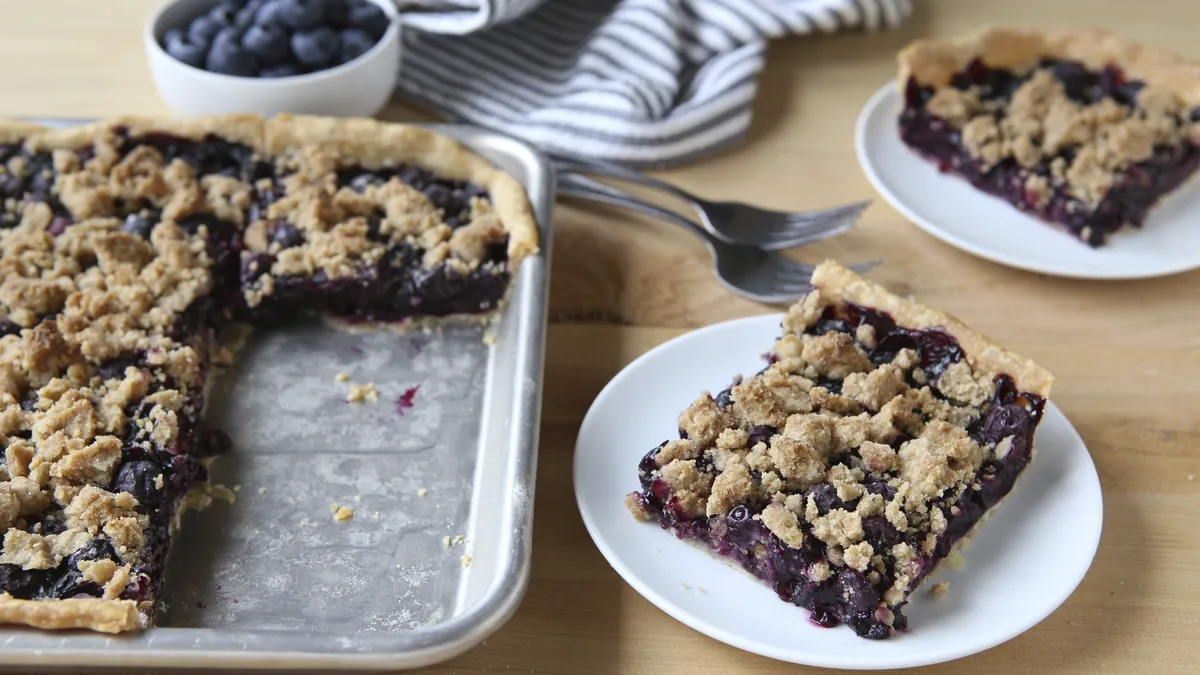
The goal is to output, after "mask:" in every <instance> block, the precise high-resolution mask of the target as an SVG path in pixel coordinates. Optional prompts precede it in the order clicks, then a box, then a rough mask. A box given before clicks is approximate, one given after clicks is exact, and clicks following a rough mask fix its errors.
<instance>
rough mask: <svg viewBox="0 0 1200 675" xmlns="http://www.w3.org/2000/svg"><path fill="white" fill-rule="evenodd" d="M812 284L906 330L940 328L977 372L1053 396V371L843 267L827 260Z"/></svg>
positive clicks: (828, 296) (831, 297)
mask: <svg viewBox="0 0 1200 675" xmlns="http://www.w3.org/2000/svg"><path fill="white" fill-rule="evenodd" d="M812 284H813V286H815V287H816V288H818V289H819V290H820V292H821V296H822V297H824V298H826V299H828V300H831V301H834V302H844V301H849V302H853V303H854V304H857V305H863V306H864V307H873V308H875V309H879V310H882V311H884V312H887V313H888V314H890V315H891V316H892V318H893V319H895V321H896V323H897V324H899V325H901V326H904V327H907V328H918V329H924V328H941V329H943V330H945V331H946V332H948V333H950V334H951V335H953V336H954V338H955V339H956V340H958V343H959V345H960V346H961V347H962V349H963V352H964V353H965V354H966V357H967V360H968V362H969V363H970V364H971V366H972V367H973V368H975V369H976V370H982V371H985V372H989V373H993V374H996V375H1000V374H1004V375H1008V376H1009V377H1011V378H1013V380H1014V382H1016V385H1017V388H1018V389H1019V390H1021V391H1025V392H1029V393H1031V394H1037V395H1038V396H1041V397H1043V398H1045V397H1047V396H1048V395H1049V394H1050V386H1051V385H1052V384H1053V383H1054V376H1053V375H1051V374H1050V371H1048V370H1046V369H1045V368H1043V367H1041V366H1039V365H1038V364H1036V363H1034V362H1033V361H1032V360H1030V359H1027V358H1025V357H1024V356H1021V355H1019V354H1016V353H1014V352H1011V351H1008V350H1007V349H1004V348H1003V347H1001V346H999V345H997V344H996V343H995V342H993V341H992V340H991V339H990V338H988V337H987V336H986V335H983V334H982V333H979V332H977V331H975V330H972V329H971V328H969V327H967V325H966V324H964V323H963V322H962V321H960V320H958V319H957V318H955V317H953V316H951V315H949V314H947V313H945V312H942V311H940V310H936V309H933V308H931V307H926V306H924V305H921V304H918V303H916V302H913V301H911V300H906V299H904V298H902V297H900V296H898V295H896V294H894V293H892V292H891V291H888V290H887V289H885V288H884V287H882V286H880V285H879V284H876V283H874V282H872V281H868V280H866V279H864V278H862V277H860V276H858V275H857V274H855V273H854V272H852V271H850V270H849V269H846V268H845V267H843V266H841V265H840V264H838V263H836V262H834V261H832V260H826V261H825V262H823V263H821V264H820V265H818V266H817V269H816V271H815V272H813V275H812Z"/></svg>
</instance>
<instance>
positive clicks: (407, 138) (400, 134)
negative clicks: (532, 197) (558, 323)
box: [264, 115, 538, 270]
mask: <svg viewBox="0 0 1200 675" xmlns="http://www.w3.org/2000/svg"><path fill="white" fill-rule="evenodd" d="M311 147H316V148H319V149H321V150H323V151H325V152H327V153H329V154H331V155H333V156H335V157H338V158H340V159H344V160H345V161H346V162H348V163H350V162H352V163H354V164H360V165H363V166H366V167H372V166H375V167H377V166H383V165H387V164H397V163H405V164H411V165H413V166H416V167H419V168H422V169H425V170H427V171H431V172H433V173H434V174H436V175H438V176H442V177H444V178H449V179H451V180H462V181H469V182H471V183H474V184H475V185H478V186H479V187H481V188H484V189H485V190H487V191H488V193H489V194H490V196H491V200H492V204H493V206H494V208H495V211H496V213H497V215H499V217H500V222H501V224H502V225H503V227H504V229H505V230H506V231H507V232H508V258H509V261H510V268H511V269H512V270H516V269H517V268H518V267H519V266H520V263H521V260H522V259H523V258H524V257H525V256H527V255H531V254H533V253H536V252H537V250H538V248H537V245H538V244H537V242H538V234H537V223H536V221H535V220H534V218H533V210H532V208H531V207H530V205H529V199H528V198H527V197H526V195H525V189H524V188H523V187H522V186H521V184H520V182H518V181H517V180H516V179H515V178H513V177H512V176H510V175H508V174H507V173H505V172H503V171H501V170H499V169H497V168H496V167H495V166H493V165H492V164H491V163H489V162H488V161H486V160H484V159H483V158H482V157H480V156H478V155H476V154H475V153H473V152H471V151H470V150H468V149H467V148H466V147H465V146H463V145H462V144H461V143H459V142H458V141H456V140H454V139H452V138H450V137H448V136H445V135H443V134H439V133H437V132H435V131H430V130H429V129H424V128H421V127H416V126H411V125H407V124H393V123H388V122H380V121H378V120H373V119H366V118H335V117H313V116H307V115H278V116H276V117H273V118H271V119H270V120H268V121H267V122H266V132H265V144H264V148H265V151H266V152H267V153H268V154H273V155H274V154H283V153H286V152H287V151H289V150H295V149H300V148H311Z"/></svg>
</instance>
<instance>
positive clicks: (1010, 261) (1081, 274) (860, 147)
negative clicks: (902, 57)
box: [854, 80, 1200, 281]
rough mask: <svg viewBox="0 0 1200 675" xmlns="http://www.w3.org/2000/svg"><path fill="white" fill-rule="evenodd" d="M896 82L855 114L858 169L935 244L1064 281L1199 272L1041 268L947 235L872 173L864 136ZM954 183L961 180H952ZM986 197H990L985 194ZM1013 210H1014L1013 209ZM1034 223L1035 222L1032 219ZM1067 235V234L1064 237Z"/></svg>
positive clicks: (1188, 266) (1189, 267) (1186, 267)
mask: <svg viewBox="0 0 1200 675" xmlns="http://www.w3.org/2000/svg"><path fill="white" fill-rule="evenodd" d="M898 86H899V85H898V84H897V81H896V80H890V81H889V82H888V83H886V84H885V85H883V86H882V87H880V88H879V89H878V90H877V91H876V92H875V93H874V94H872V95H871V97H870V98H869V99H867V102H866V104H865V105H864V106H863V108H862V110H861V111H860V112H859V114H858V119H857V120H856V121H855V124H854V151H855V155H856V156H857V158H858V164H859V166H860V167H861V168H862V171H863V173H864V174H865V175H866V177H867V181H868V182H870V183H871V186H872V187H873V188H875V191H876V192H878V193H879V194H880V195H881V196H883V198H884V200H885V201H887V203H888V204H889V205H890V206H891V207H892V208H894V209H896V211H898V212H899V213H900V215H901V216H903V217H904V219H905V220H907V221H908V222H910V223H912V224H913V225H915V226H917V227H918V228H920V229H921V230H923V231H924V232H925V233H927V234H929V235H931V236H933V237H934V238H936V239H938V240H939V241H941V242H943V243H945V244H948V245H950V246H953V247H954V248H957V249H959V250H960V251H963V252H965V253H969V254H971V255H973V256H976V257H978V258H983V259H984V260H989V261H991V262H993V263H996V264H999V265H1004V266H1006V267H1012V268H1015V269H1020V270H1025V271H1027V272H1035V273H1038V274H1045V275H1049V276H1055V277H1062V278H1067V279H1087V280H1092V281H1130V280H1135V279H1157V278H1161V277H1169V276H1175V275H1177V274H1184V273H1187V272H1191V271H1193V270H1196V269H1200V256H1198V257H1197V258H1196V260H1194V261H1192V262H1187V263H1180V264H1178V265H1175V266H1170V267H1163V268H1161V269H1156V270H1154V271H1150V272H1146V271H1140V272H1106V271H1103V270H1100V271H1096V270H1080V269H1073V268H1070V267H1062V266H1054V265H1044V264H1039V263H1037V262H1030V261H1028V260H1024V259H1022V258H1019V257H1015V256H1010V255H1008V254H1004V253H998V252H996V251H993V250H991V249H988V248H986V247H983V246H980V245H978V244H976V243H973V242H971V241H969V240H967V239H964V238H962V237H960V236H958V235H956V234H954V233H952V232H949V231H947V230H945V229H943V228H941V227H938V226H937V225H935V224H933V223H932V222H930V221H928V220H927V219H926V218H925V217H924V216H922V215H920V214H919V213H917V211H916V210H914V209H913V208H912V207H910V206H908V204H906V203H905V201H904V200H903V199H901V197H900V196H899V195H898V194H896V193H895V192H894V191H893V190H892V189H891V188H890V187H889V186H888V184H887V182H886V181H884V180H883V178H882V177H881V176H880V175H879V172H878V171H877V170H876V165H875V163H874V162H872V161H871V160H870V158H869V157H870V153H869V150H868V145H869V144H868V141H867V138H868V134H867V129H868V127H869V123H870V121H871V119H872V118H873V116H874V114H875V113H876V112H877V110H878V109H880V108H882V107H883V106H884V105H885V104H886V102H887V101H888V100H889V99H890V98H892V97H898V96H899V95H900V91H899V88H898ZM953 178H954V179H955V180H961V179H959V178H957V177H953ZM981 194H982V193H981ZM987 196H989V197H990V195H987ZM992 198H993V199H996V200H999V201H1000V203H1001V204H1003V205H1005V206H1008V207H1009V208H1012V207H1011V205H1010V204H1008V203H1007V202H1004V201H1003V200H1000V199H999V198H998V197H992ZM1014 211H1015V209H1014ZM1013 215H1014V216H1024V217H1026V218H1031V219H1033V217H1032V216H1025V215H1024V214H1021V213H1020V212H1014V213H1013ZM1033 220H1035V221H1036V220H1037V219H1033ZM1037 222H1038V224H1040V225H1041V226H1043V227H1049V228H1053V227H1054V226H1053V225H1050V224H1048V223H1042V222H1041V221H1037ZM1064 236H1067V235H1064Z"/></svg>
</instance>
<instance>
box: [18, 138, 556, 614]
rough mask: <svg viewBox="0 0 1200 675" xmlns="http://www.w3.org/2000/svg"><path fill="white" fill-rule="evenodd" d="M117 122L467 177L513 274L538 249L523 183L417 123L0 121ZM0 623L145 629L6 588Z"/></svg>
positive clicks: (51, 141)
mask: <svg viewBox="0 0 1200 675" xmlns="http://www.w3.org/2000/svg"><path fill="white" fill-rule="evenodd" d="M118 127H124V128H126V129H128V130H129V132H130V133H132V134H133V135H141V134H146V133H155V132H158V133H167V134H171V135H174V136H179V137H181V138H189V139H195V140H200V139H203V138H204V137H206V136H208V135H210V134H216V135H219V136H221V137H222V138H225V139H228V140H231V141H236V142H239V143H242V144H244V145H246V146H248V147H250V148H251V149H253V150H254V151H255V152H258V153H259V154H262V155H267V156H269V155H272V154H278V153H282V152H286V151H288V150H296V149H302V148H305V147H317V148H320V149H321V150H323V151H325V152H328V153H330V154H332V155H334V156H335V157H337V158H338V159H339V160H344V161H345V162H346V163H347V164H351V163H353V164H359V165H363V166H367V167H378V166H383V165H387V164H395V163H406V164H411V165H414V166H417V167H420V168H422V169H425V170H427V171H430V172H432V173H434V174H435V175H437V176H439V177H443V178H447V179H451V180H463V181H469V182H471V183H474V184H475V185H478V186H480V187H482V188H484V189H486V190H487V191H488V193H489V194H490V195H491V199H492V204H493V208H494V209H495V211H496V213H497V214H498V215H499V217H500V221H501V224H502V225H503V227H504V228H505V230H506V231H507V232H508V235H509V242H508V257H509V265H510V269H511V270H512V278H513V279H514V280H515V279H516V273H517V270H518V268H519V265H520V262H521V260H522V259H523V258H524V257H525V256H528V255H532V254H535V253H537V250H538V234H537V224H536V222H535V220H534V217H533V211H532V208H531V207H530V204H529V200H528V198H527V196H526V193H525V190H524V188H523V187H522V186H521V184H520V182H518V181H517V180H516V179H515V178H513V177H512V176H510V175H508V174H507V173H504V172H503V171H501V170H499V169H497V168H496V167H494V166H492V165H491V164H490V163H489V162H487V161H486V160H484V159H483V158H482V157H480V156H478V155H476V154H474V153H473V152H471V151H470V150H468V149H467V148H466V147H465V146H463V145H462V144H461V143H459V142H457V141H455V140H454V139H451V138H449V137H448V136H445V135H443V134H439V133H437V132H434V131H430V130H428V129H424V128H421V127H415V126H410V125H404V124H391V123H386V122H379V121H376V120H371V119H334V118H327V117H303V116H291V115H280V116H278V117H275V118H272V119H271V120H269V121H264V120H263V119H262V118H261V117H258V116H256V115H215V116H208V117H191V118H175V119H170V118H166V119H157V118H145V117H119V118H113V119H109V120H104V121H101V122H94V123H91V124H86V125H81V126H76V127H70V128H66V129H48V128H46V127H43V126H40V125H37V124H32V123H29V122H23V121H19V120H3V119H0V143H24V144H25V145H26V146H27V147H29V148H30V149H32V150H36V151H49V150H55V149H74V148H80V147H84V146H88V145H92V144H93V143H95V142H96V141H97V140H100V139H103V138H106V137H110V136H111V135H112V134H113V133H114V130H115V129H116V128H118ZM509 291H510V292H511V288H510V289H509ZM440 322H441V321H439V323H440ZM414 325H418V326H419V325H421V323H420V322H419V321H418V322H417V323H416V324H414ZM0 624H17V625H26V626H31V627H34V628H40V629H44V630H60V629H80V628H83V629H90V630H95V631H99V632H103V633H120V632H125V631H131V630H138V629H139V628H141V627H142V622H141V617H140V614H139V612H138V610H137V606H136V603H134V602H133V601H130V600H104V599H100V598H74V599H65V600H59V599H55V600H21V599H16V598H13V597H11V596H8V595H7V594H4V593H0Z"/></svg>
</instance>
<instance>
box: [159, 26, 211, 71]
mask: <svg viewBox="0 0 1200 675" xmlns="http://www.w3.org/2000/svg"><path fill="white" fill-rule="evenodd" d="M163 49H166V50H167V53H168V54H170V55H171V58H173V59H175V60H176V61H180V62H182V63H186V64H188V65H189V66H193V67H195V68H203V67H204V57H205V56H207V55H208V41H207V40H206V41H203V42H197V41H195V40H193V39H192V38H191V34H190V33H188V34H185V33H184V32H183V31H181V30H179V29H178V28H175V29H172V30H169V31H167V34H166V35H164V36H163Z"/></svg>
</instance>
